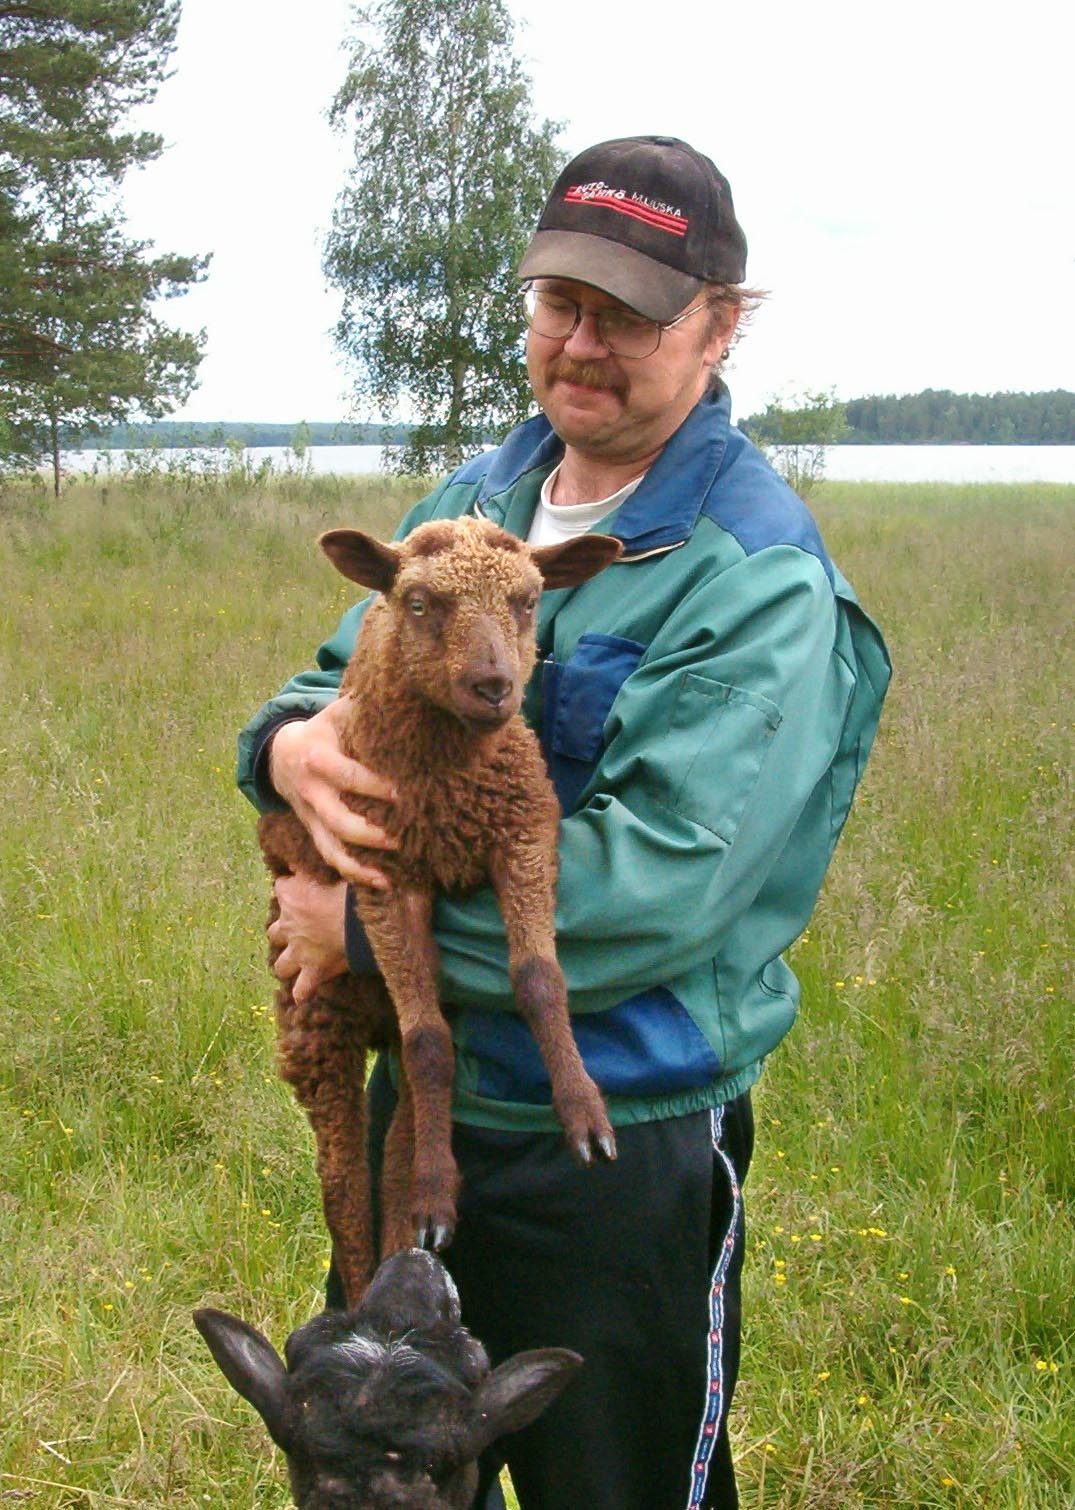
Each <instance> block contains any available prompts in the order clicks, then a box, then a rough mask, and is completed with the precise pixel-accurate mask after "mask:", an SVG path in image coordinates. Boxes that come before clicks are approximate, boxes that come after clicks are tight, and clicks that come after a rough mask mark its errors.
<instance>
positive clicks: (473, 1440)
mask: <svg viewBox="0 0 1075 1510" xmlns="http://www.w3.org/2000/svg"><path fill="white" fill-rule="evenodd" d="M194 1320H195V1323H196V1325H197V1327H198V1330H199V1331H200V1332H201V1334H202V1336H203V1337H204V1338H205V1340H206V1342H207V1343H208V1345H209V1349H210V1351H211V1352H212V1354H213V1357H214V1358H215V1359H216V1362H217V1364H218V1365H219V1367H220V1369H221V1371H222V1372H223V1374H224V1376H225V1377H226V1378H227V1380H228V1382H229V1383H230V1384H231V1385H232V1386H233V1387H234V1388H235V1389H236V1390H238V1392H239V1394H241V1395H242V1396H243V1398H244V1399H246V1400H249V1401H250V1403H251V1405H253V1406H254V1408H255V1409H256V1410H257V1411H258V1413H259V1414H260V1415H261V1417H262V1419H263V1420H264V1422H265V1424H266V1426H267V1427H268V1429H269V1433H270V1435H271V1436H272V1439H273V1441H274V1442H276V1443H277V1445H278V1446H279V1447H281V1448H282V1449H283V1451H284V1452H285V1453H286V1455H287V1461H288V1469H289V1472H290V1475H291V1487H292V1492H293V1494H294V1497H295V1504H296V1505H297V1506H298V1510H467V1507H469V1506H470V1505H471V1504H472V1502H473V1499H474V1493H475V1489H476V1487H477V1479H478V1471H477V1466H476V1460H477V1458H478V1455H479V1454H480V1453H481V1452H482V1451H483V1450H484V1449H485V1448H486V1447H487V1446H488V1445H489V1444H490V1443H491V1442H493V1441H495V1440H496V1439H497V1438H498V1437H501V1436H504V1435H506V1434H507V1433H509V1432H512V1431H518V1430H519V1429H520V1427H523V1426H526V1425H527V1424H528V1423H529V1422H531V1421H533V1420H534V1419H535V1418H536V1417H537V1416H538V1415H540V1414H541V1412H542V1411H543V1410H544V1409H545V1407H546V1406H547V1405H549V1404H550V1403H551V1402H552V1401H553V1400H554V1399H555V1398H556V1396H557V1395H558V1394H559V1393H560V1391H561V1390H562V1389H563V1388H564V1386H565V1385H566V1384H567V1383H568V1381H569V1380H570V1378H571V1377H572V1375H573V1374H574V1373H575V1371H576V1370H577V1369H578V1367H579V1365H580V1364H581V1362H582V1360H581V1359H580V1358H579V1356H578V1354H577V1353H572V1352H568V1351H567V1350H566V1349H563V1348H542V1349H538V1350H536V1351H534V1352H527V1353H519V1354H517V1355H516V1356H515V1357H514V1358H509V1359H508V1361H507V1362H506V1363H502V1364H501V1365H500V1366H499V1367H498V1368H496V1369H493V1370H492V1372H490V1370H489V1361H488V1359H487V1357H486V1355H485V1350H484V1349H483V1347H482V1346H481V1344H480V1343H479V1342H478V1341H477V1340H476V1339H475V1338H473V1337H472V1336H471V1335H470V1333H469V1332H468V1331H467V1330H466V1328H465V1327H464V1326H462V1325H461V1324H460V1313H459V1298H458V1295H457V1293H456V1290H455V1286H454V1285H453V1283H452V1281H451V1278H450V1277H449V1275H448V1273H447V1271H446V1270H445V1268H444V1266H443V1265H442V1264H441V1263H440V1261H439V1259H437V1258H436V1257H435V1256H434V1255H433V1254H432V1253H427V1252H424V1251H422V1250H420V1249H411V1250H409V1251H408V1252H405V1253H397V1254H395V1255H394V1256H393V1257H392V1258H389V1259H386V1261H385V1262H384V1263H383V1264H382V1265H381V1267H380V1268H379V1269H378V1271H377V1273H376V1275H375V1276H374V1278H373V1282H372V1283H371V1285H370V1287H369V1289H368V1290H367V1291H366V1294H365V1296H364V1298H363V1300H362V1303H361V1305H360V1306H359V1307H358V1309H357V1310H354V1311H330V1312H326V1313H324V1314H323V1315H321V1316H317V1317H315V1318H314V1319H313V1320H312V1321H308V1322H307V1323H306V1325H305V1326H302V1327H299V1328H298V1330H297V1331H295V1332H293V1333H292V1334H291V1336H290V1337H289V1338H288V1341H287V1344H286V1346H285V1349H284V1352H285V1357H286V1359H287V1362H286V1366H285V1363H284V1362H283V1360H281V1358H280V1357H279V1355H278V1354H277V1352H276V1351H275V1349H274V1348H273V1347H272V1345H271V1343H269V1342H268V1341H267V1340H266V1338H265V1337H263V1336H262V1334H261V1333H260V1332H258V1331H257V1330H255V1328H254V1327H252V1326H249V1325H248V1324H247V1323H246V1322H245V1321H240V1320H239V1318H238V1317H235V1316H229V1315H227V1314H226V1313H225V1312H223V1311H213V1310H201V1311H196V1312H195V1313H194Z"/></svg>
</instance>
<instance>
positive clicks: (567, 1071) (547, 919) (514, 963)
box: [489, 843, 616, 1164]
mask: <svg viewBox="0 0 1075 1510" xmlns="http://www.w3.org/2000/svg"><path fill="white" fill-rule="evenodd" d="M489 871H490V875H491V877H492V880H493V885H494V887H495V889H496V893H497V897H498V899H499V902H500V911H501V914H502V915H503V918H504V929H505V932H506V933H507V937H508V972H509V974H510V976H511V984H512V988H513V990H514V992H515V1003H516V1006H517V1007H518V1008H519V1012H520V1015H521V1016H522V1017H523V1018H524V1020H525V1021H526V1023H527V1024H528V1026H529V1028H530V1031H531V1032H532V1033H533V1035H534V1039H535V1041H536V1042H537V1046H538V1049H539V1051H540V1053H541V1057H542V1059H543V1060H544V1063H545V1068H546V1069H547V1070H548V1072H549V1080H550V1083H551V1085H552V1104H553V1110H554V1111H555V1112H556V1115H557V1117H558V1118H559V1119H560V1124H561V1126H562V1127H563V1129H564V1133H565V1135H566V1137H567V1141H568V1145H569V1147H570V1148H571V1150H572V1152H573V1153H574V1154H576V1155H577V1157H578V1158H579V1159H580V1160H581V1162H582V1163H583V1164H589V1163H590V1161H591V1160H592V1158H593V1156H594V1153H595V1152H596V1153H598V1154H600V1155H601V1156H602V1157H604V1158H606V1159H614V1158H615V1157H616V1139H615V1137H614V1135H613V1132H612V1124H611V1123H610V1122H609V1120H608V1113H607V1112H606V1110H605V1103H604V1100H603V1098H602V1096H601V1092H600V1091H599V1090H598V1088H597V1086H596V1085H595V1084H594V1082H593V1080H592V1079H591V1078H590V1076H589V1074H588V1073H587V1070H586V1066H585V1065H584V1064H583V1062H582V1055H581V1054H580V1053H579V1049H578V1044H577V1043H576V1042H575V1035H574V1034H573V1033H572V1031H571V1018H570V1016H569V1015H568V1010H567V983H566V981H565V980H564V972H563V971H562V970H561V969H560V965H559V961H558V960H557V958H556V933H555V925H554V920H553V907H554V895H553V886H552V881H551V877H550V872H551V865H550V862H549V859H548V856H547V855H546V853H545V851H544V850H542V849H541V847H540V846H539V845H536V844H521V843H520V844H517V845H515V846H513V847H512V848H511V849H504V850H502V851H501V852H500V853H499V854H497V855H495V856H494V857H492V859H491V860H490V865H489Z"/></svg>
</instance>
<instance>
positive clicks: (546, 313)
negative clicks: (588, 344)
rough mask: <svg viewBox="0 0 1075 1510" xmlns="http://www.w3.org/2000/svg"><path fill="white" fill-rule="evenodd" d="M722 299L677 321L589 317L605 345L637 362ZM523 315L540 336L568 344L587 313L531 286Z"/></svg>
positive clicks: (603, 312) (623, 314) (618, 314)
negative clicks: (669, 332) (663, 338)
mask: <svg viewBox="0 0 1075 1510" xmlns="http://www.w3.org/2000/svg"><path fill="white" fill-rule="evenodd" d="M718 298H719V296H718V295H713V296H711V297H710V298H708V299H703V300H702V302H701V304H694V305H692V306H691V308H690V309H685V310H684V311H683V313H682V314H681V315H677V316H676V318H675V319H674V320H647V319H646V317H645V315H636V314H635V313H634V311H633V310H630V309H615V308H613V309H595V310H593V311H587V313H592V314H593V317H594V324H595V325H596V327H597V338H598V340H599V341H600V342H601V345H602V346H604V347H606V348H607V349H608V350H609V351H610V352H612V354H613V355H614V356H618V357H629V358H631V359H632V360H634V359H636V358H638V357H649V356H652V355H653V353H654V352H655V351H656V350H657V347H658V346H659V345H660V344H661V336H662V335H663V334H664V332H665V331H666V330H671V329H672V328H673V326H676V325H679V324H680V323H681V322H682V321H683V320H689V319H690V317H691V315H696V314H697V313H698V311H699V310H700V309H705V308H706V307H707V306H708V305H710V304H716V303H717V301H718ZM523 315H524V316H525V319H526V323H527V325H529V327H530V329H531V330H533V331H536V332H537V334H538V335H539V336H547V337H548V338H549V339H550V340H553V341H566V340H567V339H568V337H569V336H572V335H574V333H575V331H576V330H578V328H579V326H580V325H581V324H582V317H583V309H582V306H581V304H579V302H578V301H577V300H576V299H568V298H566V297H565V295H563V294H557V293H552V292H550V291H549V290H548V289H544V288H535V287H534V286H533V284H530V283H528V284H527V285H526V286H525V287H524V289H523Z"/></svg>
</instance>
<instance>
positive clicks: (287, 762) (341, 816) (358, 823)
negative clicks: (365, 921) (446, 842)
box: [269, 697, 397, 890]
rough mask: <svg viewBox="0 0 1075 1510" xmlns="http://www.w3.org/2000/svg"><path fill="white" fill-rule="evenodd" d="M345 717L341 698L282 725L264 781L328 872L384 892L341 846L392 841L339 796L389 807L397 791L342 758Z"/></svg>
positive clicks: (372, 871) (379, 879)
mask: <svg viewBox="0 0 1075 1510" xmlns="http://www.w3.org/2000/svg"><path fill="white" fill-rule="evenodd" d="M349 713H350V709H349V708H348V707H347V702H346V699H344V698H342V697H341V698H337V700H336V701H335V702H334V703H330V704H329V705H328V707H327V708H322V710H321V712H320V713H315V714H314V716H313V718H308V719H302V720H297V721H296V722H295V723H290V724H283V725H282V726H281V727H280V728H279V729H277V731H276V733H275V734H274V735H273V738H272V744H271V745H270V746H269V779H270V781H271V782H272V784H273V786H274V787H275V788H276V791H277V792H278V793H279V794H280V796H281V797H282V798H283V799H284V801H285V802H286V803H287V804H288V806H289V807H290V808H291V810H292V812H293V813H294V814H295V815H296V817H297V818H298V819H299V820H300V821H301V823H302V825H303V827H304V828H305V829H306V831H307V832H308V833H309V835H310V838H311V839H312V840H313V841H314V843H315V845H316V846H317V848H318V851H319V852H320V854H321V857H322V859H324V860H325V862H326V863H327V864H329V865H331V866H332V868H333V870H336V871H338V872H339V874H340V875H341V876H343V877H344V879H345V880H348V881H358V882H361V883H362V884H363V885H365V886H375V887H377V888H379V889H382V890H383V889H386V888H387V886H388V882H387V880H386V879H385V877H384V875H383V874H382V873H381V871H379V870H377V869H376V868H375V867H374V866H372V865H362V864H359V862H358V861H357V860H355V859H354V858H353V856H352V855H351V853H350V851H349V850H348V849H347V847H346V846H347V845H348V844H362V845H367V846H369V847H370V848H371V849H395V848H396V847H397V845H396V841H395V840H394V839H392V838H390V837H389V835H388V834H386V833H385V831H384V829H383V828H379V827H378V826H377V824H375V823H370V822H369V821H368V820H367V819H365V818H363V817H361V816H360V815H359V814H358V813H354V812H352V811H351V809H350V808H349V807H348V806H347V804H346V802H344V800H343V796H342V793H344V792H355V793H357V794H359V795H360V796H363V797H378V798H380V799H381V800H382V801H383V802H392V801H394V800H395V797H396V789H395V787H394V786H393V785H392V784H391V782H388V781H384V780H382V779H381V777H380V776H378V775H376V773H375V772H373V771H371V770H370V769H369V768H368V767H367V766H364V765H362V764H361V763H360V762H359V761H357V760H349V759H348V757H347V756H346V755H344V754H342V753H341V751H340V729H341V726H342V724H343V722H344V720H345V719H346V718H347V717H348V716H349Z"/></svg>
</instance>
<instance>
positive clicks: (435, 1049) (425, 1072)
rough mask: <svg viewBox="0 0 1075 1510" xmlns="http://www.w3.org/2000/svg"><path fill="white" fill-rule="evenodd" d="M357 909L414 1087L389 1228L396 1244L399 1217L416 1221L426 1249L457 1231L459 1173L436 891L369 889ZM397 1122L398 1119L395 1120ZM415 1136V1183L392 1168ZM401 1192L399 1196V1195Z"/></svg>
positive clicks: (397, 1141) (394, 1145) (389, 1176)
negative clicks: (402, 1200)
mask: <svg viewBox="0 0 1075 1510" xmlns="http://www.w3.org/2000/svg"><path fill="white" fill-rule="evenodd" d="M358 909H359V913H360V915H361V917H362V922H363V925H364V927H365V929H366V934H367V937H368V938H369V941H370V945H371V947H372V949H373V953H374V955H375V957H376V960H377V964H378V966H379V968H380V970H381V974H382V975H383V976H384V980H385V984H386V985H387V987H388V991H389V994H390V995H391V997H392V1002H393V1005H394V1007H395V1011H396V1018H397V1021H398V1023H399V1033H400V1059H401V1064H402V1073H403V1076H404V1078H405V1079H406V1082H407V1086H408V1089H409V1092H410V1103H411V1104H410V1108H409V1113H410V1121H411V1122H412V1124H413V1132H412V1133H411V1135H410V1138H408V1137H406V1136H401V1137H398V1138H397V1137H393V1138H390V1140H389V1144H388V1147H387V1148H386V1165H387V1163H388V1161H389V1160H391V1161H393V1162H392V1165H391V1166H389V1167H386V1169H385V1174H384V1181H383V1187H384V1191H385V1194H386V1196H387V1197H388V1201H389V1202H390V1203H392V1202H393V1201H394V1203H395V1209H394V1210H393V1209H389V1210H386V1211H385V1213H384V1233H385V1237H386V1238H387V1239H388V1240H390V1241H397V1242H398V1233H399V1231H400V1222H401V1220H402V1222H403V1223H404V1225H405V1224H406V1221H407V1217H408V1216H409V1219H410V1231H411V1232H412V1233H413V1238H412V1241H414V1242H416V1243H417V1244H418V1246H419V1247H420V1248H424V1247H426V1246H427V1245H428V1246H430V1247H433V1248H444V1247H446V1246H447V1244H448V1243H449V1242H450V1241H451V1238H452V1233H453V1232H454V1231H455V1221H456V1207H455V1203H456V1196H457V1194H458V1192H459V1172H458V1169H457V1168H456V1163H455V1159H454V1157H453V1155H452V1112H451V1106H452V1077H453V1074H454V1071H455V1051H454V1049H453V1047H452V1037H451V1033H450V1032H449V1030H448V1024H447V1023H446V1022H445V1021H444V1017H443V1015H442V1013H441V1010H440V1002H439V1000H438V997H437V964H438V956H437V946H436V944H435V942H434V940H433V897H432V894H431V893H430V892H420V891H415V890H406V889H404V888H402V887H394V888H393V889H392V890H391V891H389V892H373V893H367V892H363V893H362V894H361V895H360V897H359V899H358ZM397 1120H398V1119H397ZM411 1140H413V1169H412V1170H411V1172H410V1179H409V1181H405V1180H404V1178H403V1175H404V1171H402V1170H400V1169H399V1168H396V1167H394V1165H395V1164H396V1163H398V1162H399V1161H400V1159H401V1158H402V1157H404V1152H403V1151H404V1150H406V1149H407V1147H408V1144H409V1142H411ZM408 1188H409V1191H410V1199H409V1212H407V1211H404V1212H402V1213H401V1212H400V1210H399V1195H398V1192H400V1191H406V1190H407V1189H408ZM393 1193H396V1194H393Z"/></svg>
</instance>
